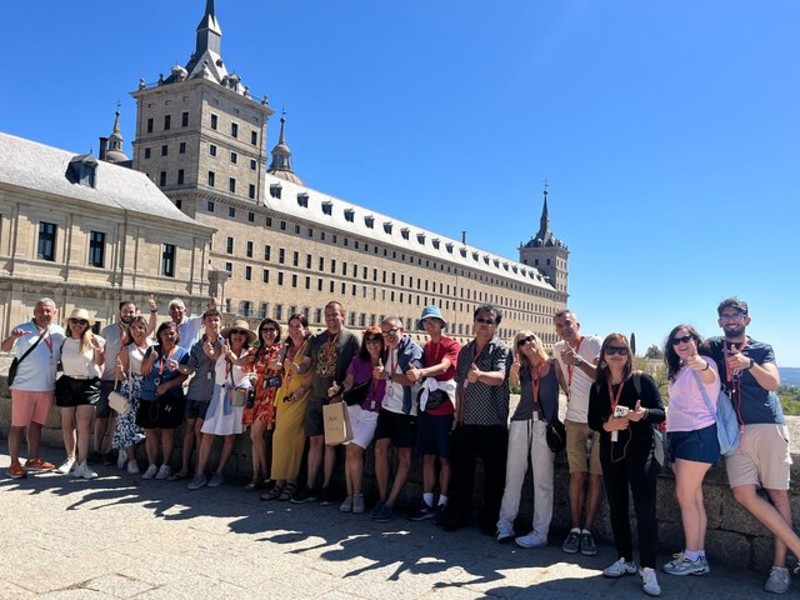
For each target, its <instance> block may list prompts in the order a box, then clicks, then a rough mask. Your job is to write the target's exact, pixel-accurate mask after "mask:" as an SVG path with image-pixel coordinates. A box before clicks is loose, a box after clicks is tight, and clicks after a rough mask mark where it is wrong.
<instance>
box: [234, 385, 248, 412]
mask: <svg viewBox="0 0 800 600" xmlns="http://www.w3.org/2000/svg"><path fill="white" fill-rule="evenodd" d="M249 395H250V388H246V387H235V388H233V390H232V391H231V406H233V407H234V408H241V407H242V406H245V405H246V404H247V397H248V396H249Z"/></svg>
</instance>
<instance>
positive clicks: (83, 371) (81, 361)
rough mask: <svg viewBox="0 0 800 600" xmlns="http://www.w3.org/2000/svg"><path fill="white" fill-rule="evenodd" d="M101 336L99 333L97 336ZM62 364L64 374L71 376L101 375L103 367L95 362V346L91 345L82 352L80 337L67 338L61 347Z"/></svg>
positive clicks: (82, 377) (83, 377)
mask: <svg viewBox="0 0 800 600" xmlns="http://www.w3.org/2000/svg"><path fill="white" fill-rule="evenodd" d="M95 337H97V338H100V340H101V341H102V340H103V338H101V337H100V336H99V335H98V336H95ZM61 364H62V365H63V366H64V375H68V376H69V377H79V378H81V379H85V378H86V377H100V374H101V373H102V368H101V367H99V366H98V365H97V364H95V362H94V348H93V347H92V346H91V345H89V347H88V348H87V349H86V350H85V351H84V352H83V353H81V341H80V340H79V339H78V338H67V339H66V340H64V346H63V348H62V349H61Z"/></svg>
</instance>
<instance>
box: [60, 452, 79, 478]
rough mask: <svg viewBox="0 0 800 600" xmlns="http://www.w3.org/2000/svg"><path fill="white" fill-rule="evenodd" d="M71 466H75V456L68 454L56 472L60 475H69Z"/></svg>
mask: <svg viewBox="0 0 800 600" xmlns="http://www.w3.org/2000/svg"><path fill="white" fill-rule="evenodd" d="M73 467H75V457H74V456H68V457H67V459H66V460H65V461H64V462H63V463H61V466H60V467H58V472H59V473H61V474H62V475H69V472H70V471H72V469H73Z"/></svg>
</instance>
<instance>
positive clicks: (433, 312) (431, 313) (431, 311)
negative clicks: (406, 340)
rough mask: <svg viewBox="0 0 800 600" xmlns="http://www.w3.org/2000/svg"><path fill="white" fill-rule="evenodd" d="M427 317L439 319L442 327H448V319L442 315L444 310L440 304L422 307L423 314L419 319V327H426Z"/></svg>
mask: <svg viewBox="0 0 800 600" xmlns="http://www.w3.org/2000/svg"><path fill="white" fill-rule="evenodd" d="M425 319H439V320H440V321H441V322H442V327H447V321H445V320H444V317H442V311H441V310H439V307H438V306H426V307H425V308H423V309H422V316H421V317H420V318H419V321H417V329H425V322H424V321H425Z"/></svg>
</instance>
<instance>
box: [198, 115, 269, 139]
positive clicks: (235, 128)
mask: <svg viewBox="0 0 800 600" xmlns="http://www.w3.org/2000/svg"><path fill="white" fill-rule="evenodd" d="M209 124H210V125H211V129H213V130H214V131H218V130H219V117H218V116H217V115H215V114H214V113H211V116H210V120H209ZM231 137H233V138H236V139H238V138H239V124H238V123H231ZM250 143H251V144H253V146H257V145H258V132H257V131H251V132H250Z"/></svg>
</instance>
